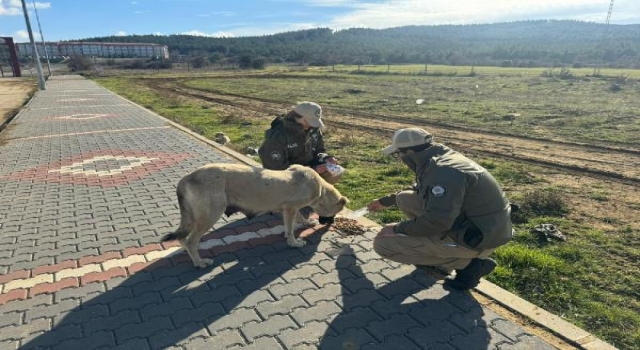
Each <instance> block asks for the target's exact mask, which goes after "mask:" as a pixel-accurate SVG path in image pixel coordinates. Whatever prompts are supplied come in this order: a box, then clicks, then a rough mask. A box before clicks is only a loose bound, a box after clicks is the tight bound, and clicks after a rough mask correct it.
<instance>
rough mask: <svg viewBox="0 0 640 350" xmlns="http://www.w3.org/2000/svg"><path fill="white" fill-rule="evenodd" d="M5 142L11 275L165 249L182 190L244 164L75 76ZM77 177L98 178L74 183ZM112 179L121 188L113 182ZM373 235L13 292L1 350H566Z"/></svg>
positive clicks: (3, 183)
mask: <svg viewBox="0 0 640 350" xmlns="http://www.w3.org/2000/svg"><path fill="white" fill-rule="evenodd" d="M0 139H2V140H3V142H0V163H1V164H2V165H3V166H2V167H0V273H2V274H6V273H12V272H16V271H17V273H21V272H20V271H21V270H25V269H30V268H42V267H46V266H47V265H52V264H56V263H62V262H65V263H66V262H69V261H77V260H79V259H81V258H87V257H92V258H99V257H100V256H101V255H102V254H105V253H109V252H111V253H110V254H113V253H114V252H115V253H119V252H123V251H124V250H126V249H127V248H140V249H146V248H147V247H150V246H153V247H156V248H153V249H158V248H157V247H159V245H158V243H159V239H160V237H161V236H162V235H164V234H166V233H168V232H171V231H173V230H174V229H175V228H176V227H177V225H178V223H179V220H180V213H179V210H178V205H177V201H176V196H175V186H176V183H177V181H178V180H179V179H180V178H181V177H182V176H184V175H185V174H187V173H189V172H190V171H192V170H194V169H196V168H198V167H200V166H201V165H203V164H206V163H212V162H238V160H236V159H235V158H233V157H231V156H229V155H228V154H226V153H225V152H221V151H219V150H217V149H215V148H213V147H211V146H210V145H207V144H205V143H203V142H202V141H200V140H198V139H197V138H194V137H191V136H189V135H188V134H186V133H184V132H183V131H180V130H178V129H177V128H174V127H173V126H171V125H170V124H169V123H168V122H167V121H166V120H164V119H161V118H158V117H156V116H154V115H153V114H152V113H150V112H149V111H147V110H144V109H142V108H140V107H138V106H136V105H134V104H131V103H129V102H127V101H126V100H124V99H122V98H120V97H118V96H116V95H114V94H112V93H111V92H109V91H107V90H105V89H103V88H101V87H99V86H98V85H96V84H95V83H93V82H91V81H88V80H85V79H83V78H79V77H74V76H58V77H53V78H51V79H50V80H49V81H48V89H47V90H46V91H41V92H38V93H37V94H36V96H35V97H34V98H33V99H32V100H31V102H30V103H29V104H28V105H27V106H26V107H25V108H23V110H22V111H21V112H20V114H19V115H18V116H17V117H16V118H15V119H14V120H13V122H12V123H11V127H9V128H7V129H5V130H4V131H2V133H0ZM123 157H138V158H137V159H141V158H140V157H150V158H156V160H154V162H156V161H158V162H160V163H152V164H151V165H150V164H143V165H141V166H139V167H137V168H136V169H137V170H136V171H131V172H127V173H125V172H121V173H120V175H117V174H118V173H117V172H118V171H120V170H118V169H120V167H121V166H123V165H128V164H129V165H130V164H131V163H130V162H129V160H123V159H124V158H123ZM81 162H83V163H81ZM78 164H81V165H78ZM71 166H75V167H76V168H74V169H76V170H78V169H79V168H77V167H80V168H82V169H83V171H85V172H87V173H85V175H73V176H72V175H65V176H62V175H59V174H61V172H62V171H63V170H64V169H68V168H69V167H71ZM65 167H66V168H65ZM96 170H109V171H112V170H113V171H115V173H114V174H116V175H112V176H109V177H104V178H102V177H101V178H100V181H97V175H95V174H93V175H91V174H90V172H91V171H96ZM64 171H66V170H64ZM87 174H89V175H87ZM274 219H277V216H274V215H263V216H259V217H256V218H253V219H252V220H247V219H245V218H244V217H243V216H242V215H240V214H235V215H232V216H231V217H223V218H221V219H220V220H219V221H218V222H217V223H216V224H215V225H214V228H216V229H218V228H222V229H229V230H234V229H236V230H237V231H238V232H247V231H251V230H253V231H255V230H256V227H260V228H269V227H270V226H271V225H272V224H271V222H273V220H274ZM250 225H257V226H250ZM250 227H253V229H249V228H250ZM373 234H375V232H373V231H367V234H365V235H363V236H358V237H349V238H343V237H341V236H340V235H339V234H338V233H335V232H332V231H329V232H326V233H324V234H323V235H322V238H320V237H318V235H312V236H310V237H307V245H306V246H305V247H303V248H301V249H293V248H290V247H288V246H287V245H286V243H285V242H284V241H283V240H282V239H281V238H279V240H278V241H276V242H275V243H272V244H263V245H258V246H253V245H251V244H247V243H246V242H245V243H244V244H243V243H237V244H235V245H228V246H216V247H214V248H212V251H217V253H216V254H217V255H216V256H215V257H214V261H215V264H214V266H212V267H210V268H208V269H203V270H199V269H195V268H194V267H193V265H192V264H191V263H190V262H189V261H188V258H187V259H183V258H185V256H184V255H176V256H173V257H171V258H165V259H161V260H159V261H155V262H153V263H152V264H151V265H149V266H147V267H144V268H143V269H142V270H141V271H138V272H136V273H135V274H130V275H128V276H127V277H122V276H117V277H108V279H107V280H104V281H102V280H100V281H92V282H91V283H89V284H84V283H80V284H79V286H66V289H62V290H53V291H45V292H44V294H38V295H35V296H33V295H30V294H29V295H27V294H20V293H23V292H21V291H20V290H18V291H17V292H16V291H13V293H16V294H15V295H18V299H17V300H12V301H8V302H6V303H4V304H2V303H0V314H2V315H3V316H2V318H1V320H0V348H5V347H12V348H15V347H16V346H20V347H21V348H25V349H28V348H36V347H41V348H60V349H72V350H74V349H82V350H84V349H94V348H97V349H136V350H137V349H161V348H162V349H189V350H191V349H225V348H231V349H234V350H239V349H260V350H263V349H264V350H271V349H273V350H281V349H287V350H292V349H318V348H320V349H330V350H335V349H358V348H359V349H368V350H372V349H458V350H459V349H469V348H483V349H490V348H501V349H512V348H513V349H528V348H536V349H538V348H540V349H546V348H552V347H551V346H550V345H548V344H547V343H545V342H544V341H543V340H541V339H540V338H538V337H535V336H532V335H530V334H529V333H527V332H526V331H525V330H523V329H522V327H520V326H518V325H516V324H514V323H511V322H508V321H505V320H504V319H503V318H501V317H500V316H498V315H497V314H495V313H494V312H492V311H491V310H489V309H487V308H486V307H483V306H482V305H480V304H479V303H478V302H477V301H476V300H474V299H473V298H472V297H470V296H468V295H466V294H464V293H458V292H450V291H447V290H445V289H444V288H443V287H442V285H441V284H439V283H436V282H435V281H434V280H433V279H432V278H431V277H429V276H427V275H425V274H420V273H419V271H415V270H414V269H413V268H412V267H409V266H404V265H401V264H397V263H394V262H390V261H386V260H383V259H382V258H380V257H379V256H378V255H377V254H376V253H375V252H374V251H373V250H372V236H373ZM256 240H257V239H256ZM249 242H250V243H251V242H253V239H252V240H251V241H249ZM231 247H237V248H233V249H232V248H231ZM347 250H348V251H349V252H348V253H346V252H347ZM204 253H206V252H204ZM141 254H142V253H141ZM117 256H119V255H117ZM181 259H182V260H181ZM181 261H185V262H183V263H181ZM123 271H124V270H123ZM98 274H100V273H98ZM50 287H51V288H54V286H50ZM0 293H3V292H0ZM2 295H4V294H0V296H2ZM25 295H27V296H26V299H24V300H20V299H21V298H25Z"/></svg>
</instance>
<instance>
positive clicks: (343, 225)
mask: <svg viewBox="0 0 640 350" xmlns="http://www.w3.org/2000/svg"><path fill="white" fill-rule="evenodd" d="M333 228H335V229H336V230H338V231H340V233H342V234H344V235H346V236H359V235H363V234H364V233H365V232H366V231H365V230H364V229H363V228H362V226H360V224H359V223H358V221H357V220H353V219H347V218H335V221H334V222H333Z"/></svg>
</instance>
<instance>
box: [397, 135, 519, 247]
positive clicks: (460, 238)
mask: <svg viewBox="0 0 640 350" xmlns="http://www.w3.org/2000/svg"><path fill="white" fill-rule="evenodd" d="M409 157H411V159H412V161H414V162H415V169H413V170H414V171H415V173H416V182H417V185H416V187H417V191H418V195H419V196H420V197H421V198H422V199H423V200H424V209H425V214H424V215H422V216H420V217H417V218H416V219H413V220H407V221H403V222H401V223H399V224H398V225H397V226H396V228H395V230H396V232H399V233H405V234H408V235H413V236H442V237H444V236H450V237H451V238H452V239H453V240H454V241H456V242H457V243H459V244H461V245H464V246H467V247H470V248H472V249H475V250H479V251H480V250H484V249H491V248H496V247H498V246H501V245H503V244H506V243H507V242H509V240H511V238H512V235H513V231H512V228H511V208H510V204H509V201H508V200H507V198H506V197H505V195H504V192H502V190H501V189H500V186H499V185H498V182H497V181H496V179H495V178H494V177H493V176H492V175H491V174H490V173H489V172H488V171H487V170H486V169H484V168H483V167H481V166H480V165H478V164H477V163H475V162H474V161H472V160H470V159H469V158H467V157H465V156H464V155H462V154H460V153H458V152H456V151H453V150H452V149H450V148H448V147H446V146H444V145H441V144H434V145H433V146H431V147H429V148H428V149H426V150H424V151H422V152H419V153H416V154H411V155H409ZM478 231H479V232H480V233H481V234H480V235H479V238H478V239H479V242H477V241H476V242H474V244H473V245H470V244H468V243H469V242H468V238H469V236H472V235H473V236H474V237H475V236H478V235H477V234H476V233H477V232H478ZM465 234H467V237H465Z"/></svg>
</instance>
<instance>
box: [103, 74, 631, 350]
mask: <svg viewBox="0 0 640 350" xmlns="http://www.w3.org/2000/svg"><path fill="white" fill-rule="evenodd" d="M416 67H418V66H416ZM365 68H367V67H365ZM384 68H386V66H384ZM448 69H451V70H457V71H459V72H463V68H461V67H448ZM469 69H470V67H469ZM474 69H475V71H476V74H475V75H469V76H461V73H460V74H457V75H449V76H446V75H418V74H413V73H411V72H408V73H402V74H378V73H376V74H361V73H357V67H345V68H344V70H342V69H337V70H336V71H335V72H334V71H332V68H331V67H328V68H327V67H324V68H322V69H321V68H309V69H306V70H293V71H289V70H286V69H284V68H279V67H274V68H272V69H270V70H268V71H266V72H260V73H259V74H256V73H255V72H247V73H245V72H222V73H220V74H216V73H207V74H197V73H196V74H192V75H184V74H181V75H166V74H157V75H152V76H150V75H145V76H131V75H129V76H116V77H106V78H98V79H96V80H97V81H98V82H99V83H100V84H102V85H103V86H105V87H107V88H109V89H111V90H113V91H115V92H117V93H119V94H121V95H123V96H124V97H126V98H128V99H131V100H132V101H134V102H137V103H139V104H141V105H143V106H145V107H147V108H150V109H152V110H154V111H155V112H157V113H159V114H161V115H163V116H165V117H167V118H169V119H172V120H174V121H176V122H178V123H181V124H183V125H185V126H187V127H189V128H191V129H192V130H195V131H197V132H199V133H201V134H203V135H205V136H207V137H209V138H212V137H213V135H214V134H215V132H217V131H225V132H226V133H227V134H228V135H229V136H230V137H231V139H232V145H231V146H232V147H233V148H234V149H236V150H238V151H242V150H243V149H244V148H245V147H247V146H251V147H256V146H258V145H259V144H260V143H261V141H262V135H263V131H264V130H265V129H266V128H267V125H268V123H269V122H270V120H271V118H272V117H273V116H274V115H275V113H274V112H273V110H272V109H269V108H267V105H269V104H268V103H265V102H262V101H260V100H255V99H266V100H275V101H282V103H283V104H281V105H280V106H281V112H282V113H283V112H285V111H286V108H285V106H287V102H288V103H290V105H292V104H294V103H295V102H296V101H302V100H312V101H317V102H319V103H320V104H322V105H323V106H326V107H329V108H336V109H339V108H347V109H350V110H358V111H363V112H375V113H377V114H384V115H395V116H402V117H405V118H413V119H420V118H424V120H425V121H436V122H443V123H452V124H459V125H466V126H471V127H474V128H481V129H483V130H488V131H495V132H503V133H508V134H512V135H529V136H535V137H540V138H548V139H559V140H567V141H579V142H584V143H587V144H592V143H593V144H607V145H617V146H621V147H622V146H624V147H626V148H633V149H640V138H639V137H638V135H639V134H640V133H639V131H640V117H639V116H640V100H639V99H638V98H637V96H638V93H639V92H640V83H639V81H638V80H637V77H638V76H640V75H638V74H637V72H633V71H630V72H624V73H620V74H617V73H612V72H608V73H607V75H608V74H609V73H612V75H610V76H606V77H586V76H578V75H577V72H576V73H574V74H576V76H575V77H572V78H568V79H565V78H560V77H557V76H542V74H543V73H544V70H539V72H538V73H537V74H535V71H532V70H530V69H524V70H518V69H513V68H510V69H506V68H505V69H503V68H494V69H493V72H500V74H484V73H483V71H482V70H481V69H480V68H478V67H476V68H474ZM483 69H485V68H483ZM354 70H356V73H355V74H354ZM531 72H534V73H531ZM572 72H573V70H572ZM580 72H582V71H580ZM381 73H384V72H381ZM427 73H429V72H427ZM585 73H587V74H589V73H591V71H589V72H586V71H585ZM581 74H582V73H581ZM601 74H604V70H603V71H602V72H601ZM585 75H586V74H585ZM163 86H164V87H167V86H176V87H178V86H181V87H191V88H196V89H199V90H200V91H209V92H211V93H214V94H217V95H220V96H224V95H229V94H234V95H240V96H243V100H244V101H250V102H251V103H253V106H254V107H255V108H254V109H243V108H238V107H229V106H225V105H224V104H217V103H215V102H211V101H204V100H200V99H197V98H193V97H189V96H184V95H181V94H180V93H175V92H171V89H169V90H167V89H161V87H163ZM616 86H617V87H616ZM252 99H253V100H252ZM417 99H424V103H422V104H417V103H416V100H417ZM261 109H262V110H261ZM511 113H518V114H519V115H512V114H511ZM508 116H511V117H508ZM332 118H334V120H336V121H337V120H338V118H339V116H338V114H337V113H334V114H332V113H328V114H327V128H326V131H325V135H326V138H327V141H326V142H327V144H328V145H329V148H330V149H331V150H332V152H333V153H334V154H336V156H337V157H338V158H339V159H340V160H341V164H342V165H344V166H345V167H346V168H347V170H348V172H347V175H345V176H344V177H343V180H342V181H341V182H340V183H339V184H338V188H339V189H340V191H341V192H343V193H344V194H345V195H347V196H348V197H349V198H350V199H351V201H352V204H351V207H352V208H358V207H361V206H363V205H365V204H366V203H368V202H369V201H370V200H371V199H373V198H377V197H379V196H381V195H384V194H387V193H390V192H393V191H396V190H399V189H401V188H403V187H405V186H407V185H409V184H411V183H412V181H413V176H412V174H411V173H410V172H409V171H408V170H407V169H406V168H405V167H404V166H403V165H402V164H400V163H398V162H396V161H394V160H392V159H390V158H385V157H383V156H382V155H381V153H380V149H381V148H382V147H384V146H385V145H386V144H388V143H389V142H390V139H389V138H388V136H386V137H381V136H380V134H377V133H370V132H367V131H360V130H354V129H344V128H340V127H336V126H332V125H331V120H332ZM247 120H250V121H251V125H247V123H242V122H243V121H247ZM436 137H438V135H436ZM461 151H463V152H464V150H461ZM549 156H550V157H552V154H551V151H550V155H549ZM474 158H475V159H477V160H478V161H479V163H481V164H482V165H483V166H484V167H486V168H487V169H489V170H490V171H491V172H492V173H493V174H494V175H495V176H496V178H497V179H498V180H499V181H500V182H501V184H502V186H503V188H504V189H505V192H507V195H508V196H509V198H510V199H512V200H514V201H516V202H518V203H520V204H524V207H525V209H526V210H525V211H524V214H523V215H522V216H521V217H519V220H518V223H517V224H516V230H517V235H516V237H515V239H514V240H513V241H512V242H511V243H509V244H508V245H506V246H504V247H501V248H499V249H498V250H497V251H496V253H495V254H494V256H495V258H496V260H498V262H499V267H498V269H497V270H496V271H495V272H494V273H493V274H491V275H490V276H489V278H488V279H489V280H491V281H493V282H495V283H497V284H498V285H500V286H502V287H503V288H505V289H508V290H510V291H512V292H514V293H516V294H518V295H520V296H522V297H523V298H525V299H527V300H529V301H531V302H533V303H535V304H537V305H539V306H541V307H543V308H545V309H546V310H549V311H551V312H553V313H555V314H557V315H560V316H562V317H563V318H565V319H567V320H568V321H570V322H572V323H574V324H576V325H578V326H580V327H582V328H584V329H587V330H589V331H591V332H593V333H595V334H596V335H597V336H599V337H601V338H603V339H605V340H606V341H609V342H611V343H613V344H615V345H616V346H618V347H620V348H623V349H638V348H640V345H639V344H640V316H639V315H640V294H639V292H638V291H640V262H639V257H640V248H639V247H640V221H639V219H638V218H639V217H640V199H638V196H637V186H634V185H628V184H620V183H618V182H616V181H615V179H611V180H607V179H601V178H599V179H594V178H589V177H580V176H576V175H572V174H566V173H563V172H562V171H558V170H557V169H556V170H554V169H549V168H543V167H540V166H539V165H535V164H530V163H526V162H514V161H511V160H509V159H507V158H501V157H487V156H483V155H482V154H481V153H480V154H475V155H474ZM370 217H371V218H372V219H373V220H375V221H377V222H379V223H387V222H393V221H397V220H400V219H401V215H400V212H399V211H398V210H396V209H387V210H384V211H382V212H380V213H375V214H372V215H371V216H370ZM540 223H552V224H555V225H556V226H557V227H559V228H560V229H561V231H562V232H564V233H566V234H567V236H568V240H567V241H566V242H560V241H551V242H543V241H540V240H539V239H538V238H537V237H536V236H535V235H534V234H532V233H531V229H532V228H533V227H535V226H536V225H538V224H540Z"/></svg>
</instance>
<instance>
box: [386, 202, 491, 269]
mask: <svg viewBox="0 0 640 350" xmlns="http://www.w3.org/2000/svg"><path fill="white" fill-rule="evenodd" d="M396 203H397V205H398V207H399V208H400V210H402V212H403V213H404V214H405V215H406V216H407V217H408V218H409V219H414V218H416V217H418V216H421V215H422V214H423V213H424V203H423V201H422V199H421V198H420V197H419V196H418V194H417V193H416V192H415V191H411V190H408V191H401V192H399V193H397V194H396ZM373 249H374V250H375V251H376V252H377V253H378V254H379V255H380V256H382V257H384V258H386V259H389V260H393V261H396V262H399V263H402V264H413V265H429V266H438V267H441V268H442V269H444V270H447V271H451V270H459V269H463V268H465V267H466V266H467V265H468V264H469V262H471V259H474V258H479V259H484V258H487V257H488V256H489V255H490V254H491V253H492V252H493V251H494V249H487V250H483V251H480V252H479V251H476V250H473V249H469V248H466V247H464V246H461V245H459V244H457V243H456V242H454V241H453V239H451V237H449V236H446V235H445V236H444V238H441V237H440V236H438V237H431V236H420V237H417V236H405V235H398V236H395V237H382V238H375V239H374V241H373Z"/></svg>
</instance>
